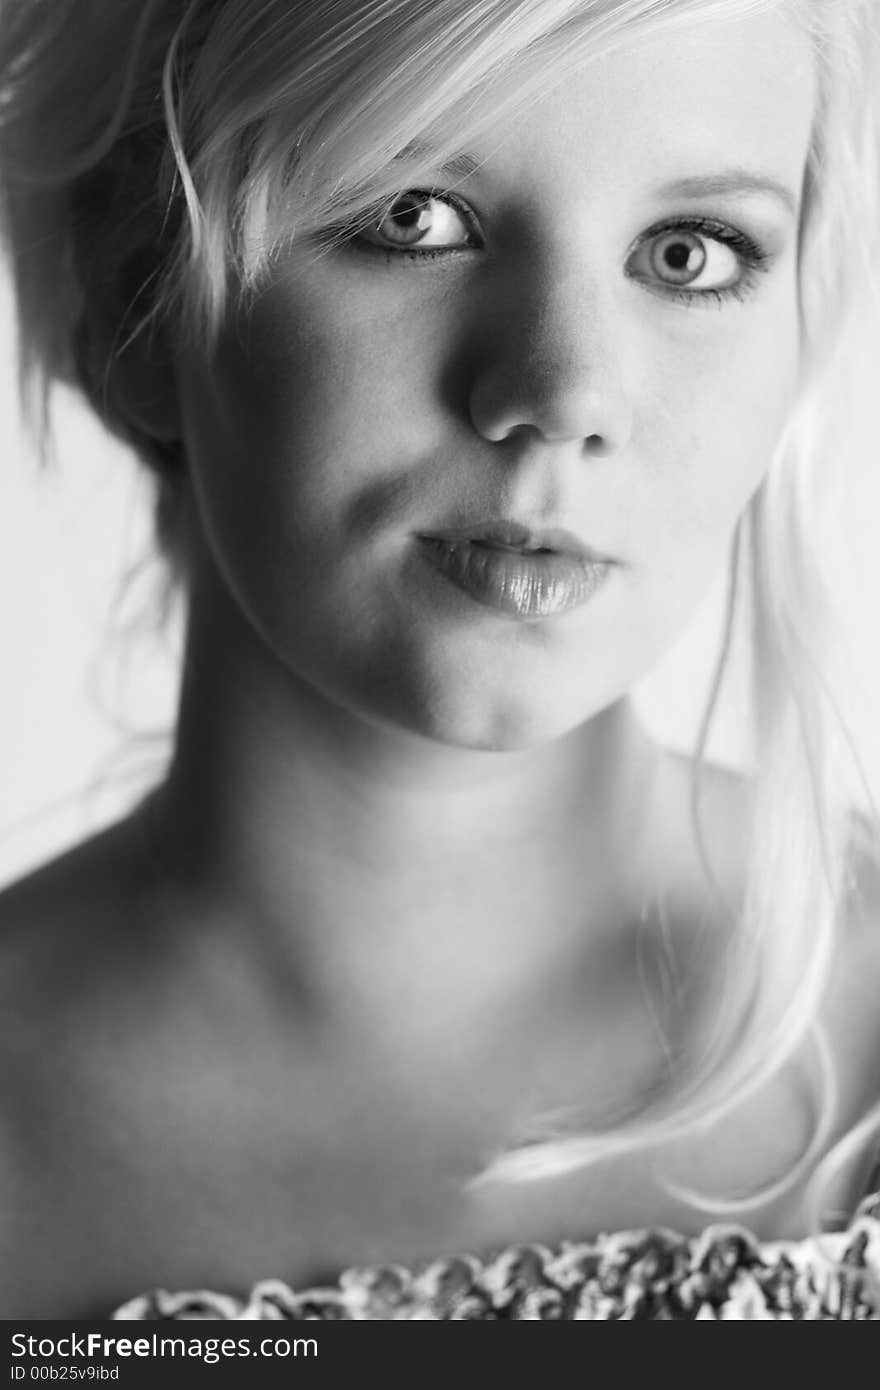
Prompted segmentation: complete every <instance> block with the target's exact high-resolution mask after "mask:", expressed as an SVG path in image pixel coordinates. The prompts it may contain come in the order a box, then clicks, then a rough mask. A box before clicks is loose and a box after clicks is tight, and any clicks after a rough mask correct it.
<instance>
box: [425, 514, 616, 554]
mask: <svg viewBox="0 0 880 1390" xmlns="http://www.w3.org/2000/svg"><path fill="white" fill-rule="evenodd" d="M422 539H424V540H438V541H446V542H447V543H449V544H460V543H463V542H464V543H469V544H472V545H484V546H489V547H494V548H497V549H499V550H515V551H520V552H524V553H534V552H535V551H547V552H550V553H552V554H557V555H571V556H579V557H583V558H590V559H596V560H598V559H604V558H605V557H604V556H597V555H594V554H593V552H592V551H590V550H588V548H587V547H586V546H584V545H582V544H581V542H580V541H579V540H578V538H577V536H575V535H573V534H572V532H571V531H563V530H561V529H560V528H551V529H547V530H538V531H535V530H532V529H531V528H530V527H528V526H524V525H522V524H521V523H520V522H517V521H488V522H483V523H480V524H479V525H476V526H468V527H465V528H462V529H459V530H443V531H431V532H427V533H426V534H425V535H424V536H423V537H422Z"/></svg>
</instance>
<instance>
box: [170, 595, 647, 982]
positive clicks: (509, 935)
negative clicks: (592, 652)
mask: <svg viewBox="0 0 880 1390" xmlns="http://www.w3.org/2000/svg"><path fill="white" fill-rule="evenodd" d="M231 609H232V604H231V602H230V603H229V604H228V606H227V607H226V608H225V610H224V609H221V605H220V601H219V600H217V599H216V598H215V601H214V602H213V603H212V604H210V605H209V604H204V605H202V606H200V605H199V604H198V603H197V602H196V603H195V604H194V607H193V614H192V618H191V622H190V628H189V633H188V644H187V658H186V662H185V677H184V682H183V688H182V695H181V705H180V714H179V721H178V740H177V746H176V753H175V758H174V761H173V765H172V769H171V773H170V775H169V778H168V780H167V782H166V784H165V786H164V787H163V788H162V789H161V791H160V793H159V794H158V795H157V797H156V799H155V803H154V812H155V816H154V822H155V825H156V826H157V831H156V834H157V836H158V839H157V845H158V852H159V853H160V854H161V860H162V865H163V867H164V869H165V871H166V873H167V874H168V875H169V876H170V877H171V878H173V879H174V880H175V882H176V884H177V885H178V886H180V885H183V886H184V888H185V891H187V892H188V894H189V897H190V900H191V903H192V902H193V901H198V902H199V903H201V904H205V905H209V906H210V908H213V909H214V910H215V911H219V912H221V913H222V914H223V915H224V916H225V917H227V918H228V917H229V916H230V914H231V915H232V916H233V917H235V918H236V919H237V920H241V922H242V923H243V924H246V925H247V929H248V931H249V932H251V933H252V932H253V931H255V930H259V929H262V930H264V931H270V932H271V933H272V934H273V936H274V938H275V939H276V940H278V939H279V938H282V939H287V940H289V941H290V940H292V942H293V944H295V945H296V946H297V948H298V949H300V952H301V948H302V947H303V945H304V944H305V945H306V946H307V948H308V957H309V960H310V962H312V967H311V968H313V967H314V962H315V961H316V960H322V959H323V960H324V962H325V966H326V969H325V970H324V971H322V972H321V973H323V974H325V975H327V976H330V975H332V977H333V978H334V979H335V981H336V983H337V986H338V983H339V978H340V977H339V970H340V968H341V969H343V970H344V971H345V972H346V973H347V972H348V971H349V970H350V971H351V972H352V979H353V980H354V978H355V975H356V970H357V969H359V968H361V966H355V965H354V964H350V965H349V966H344V965H343V966H340V960H342V961H343V962H344V961H348V962H355V961H358V959H359V953H358V951H357V950H352V940H353V938H354V937H357V939H358V941H359V942H360V945H361V946H363V944H364V941H368V942H369V950H370V954H371V959H373V960H378V959H381V958H382V956H383V953H384V952H385V951H386V949H387V954H388V957H389V958H390V957H393V958H394V959H396V960H397V961H400V960H401V959H402V958H405V957H406V954H407V950H408V948H409V949H411V950H412V952H413V954H414V956H418V955H419V953H420V951H421V949H422V948H421V945H420V944H419V942H420V938H421V937H423V936H424V935H425V932H426V929H427V928H428V927H430V926H433V927H437V926H442V934H443V937H444V939H446V940H448V941H449V943H450V950H451V951H454V950H455V949H456V940H457V944H458V946H459V947H461V946H464V945H465V943H466V949H467V950H468V951H471V952H473V951H474V950H475V949H477V948H476V945H475V943H476V941H477V940H480V941H481V942H482V943H483V945H482V949H483V950H484V951H485V952H486V956H487V958H489V957H494V958H495V959H497V954H498V951H499V949H502V950H504V949H506V950H507V951H508V952H510V953H514V954H516V953H518V956H519V958H520V959H521V960H524V961H525V960H527V959H528V958H529V949H531V948H530V947H529V949H527V946H529V943H532V944H534V947H535V949H536V950H537V949H538V943H541V945H540V949H541V950H547V951H552V949H553V946H552V931H548V923H551V924H552V922H553V921H554V920H556V921H559V922H563V923H565V929H566V930H569V931H570V932H572V933H573V932H574V931H575V930H576V931H577V934H578V936H579V937H581V938H582V935H583V931H584V928H585V927H586V928H587V929H589V926H590V923H591V922H595V923H596V924H597V930H598V924H600V923H604V924H605V926H606V929H608V927H609V926H610V924H612V923H613V922H619V921H620V918H621V915H622V914H630V915H631V914H632V913H633V912H637V908H634V907H633V902H634V898H635V896H636V894H637V893H638V881H639V873H638V861H639V846H640V840H641V829H642V823H643V821H644V819H645V817H646V814H647V805H648V801H649V795H648V793H649V790H650V788H651V786H652V779H653V776H654V772H655V765H656V759H655V755H654V750H653V748H652V747H651V745H650V744H649V742H648V740H647V739H646V738H645V737H644V736H643V735H642V733H641V731H640V729H639V727H638V724H637V722H636V720H635V718H634V716H633V714H632V711H631V709H630V707H629V705H628V703H626V702H620V703H618V704H615V705H614V706H612V707H610V708H609V709H607V710H606V711H604V712H603V713H601V714H599V715H597V716H596V717H595V718H593V719H592V720H590V721H589V722H588V723H586V724H584V725H582V726H581V727H579V728H577V729H575V730H573V731H572V732H571V733H569V734H567V735H565V736H564V737H561V738H557V739H555V740H553V741H551V742H549V743H547V744H545V745H541V746H539V747H533V748H528V749H522V750H517V751H513V752H483V751H478V752H477V751H473V750H469V749H461V748H455V747H448V746H442V745H439V744H437V743H435V742H433V741H430V740H428V739H423V738H419V737H418V736H416V735H414V734H412V733H409V732H407V731H404V730H400V729H397V728H392V727H389V726H385V725H382V724H380V723H378V722H374V721H371V720H370V719H368V718H364V717H362V716H361V715H359V714H358V713H356V712H353V711H351V710H349V709H345V708H342V707H341V706H340V705H339V704H336V703H334V702H333V701H332V700H330V699H328V698H326V697H325V696H324V695H323V694H321V693H320V692H318V691H316V690H315V689H314V688H313V687H311V686H310V685H308V684H307V683H305V682H304V681H302V680H301V679H299V678H298V677H297V676H296V675H295V674H294V673H292V672H291V671H290V670H289V669H288V668H287V667H285V666H283V665H282V664H281V663H280V662H279V661H278V660H277V659H276V658H275V657H274V655H273V654H272V653H271V651H270V650H269V649H268V647H266V646H265V645H264V644H263V643H262V642H261V640H260V639H259V638H258V637H257V636H256V635H254V633H253V632H252V630H251V629H250V628H249V626H248V625H247V624H246V623H245V622H244V620H243V619H242V618H241V617H240V615H238V614H237V613H235V612H232V611H230V610H231ZM627 894H629V895H630V901H629V903H628V904H627V903H625V902H624V901H623V899H624V897H625V896H626V895H627ZM331 965H332V970H331V968H330V967H331ZM414 968H416V967H414Z"/></svg>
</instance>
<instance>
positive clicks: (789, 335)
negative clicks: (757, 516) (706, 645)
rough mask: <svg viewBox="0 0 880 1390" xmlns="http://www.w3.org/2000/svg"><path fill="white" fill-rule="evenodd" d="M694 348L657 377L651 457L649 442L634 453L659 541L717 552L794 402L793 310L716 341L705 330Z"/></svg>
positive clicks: (770, 454) (754, 486) (762, 471)
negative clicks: (643, 469)
mask: <svg viewBox="0 0 880 1390" xmlns="http://www.w3.org/2000/svg"><path fill="white" fill-rule="evenodd" d="M736 311H737V310H736V308H734V309H733V310H732V311H731V310H728V311H726V312H734V313H735V312H736ZM700 312H703V313H706V314H710V313H712V312H714V311H712V310H708V309H707V310H700ZM744 312H745V309H744ZM768 320H769V322H768ZM762 325H763V327H762ZM721 336H722V335H719V339H720V337H721ZM698 346H700V347H701V349H702V350H700V351H694V350H693V344H691V345H689V348H688V352H687V354H686V355H682V356H680V357H679V360H678V362H677V363H675V362H674V361H673V362H672V363H670V365H671V366H672V370H669V371H667V372H664V373H663V374H662V376H661V378H660V382H659V385H660V390H659V393H658V397H657V398H656V399H655V406H656V409H655V411H654V412H653V426H651V425H649V431H650V432H652V433H653V436H654V441H655V443H654V449H653V453H652V448H651V444H650V442H649V441H648V440H647V439H644V440H642V445H641V450H640V452H641V453H642V456H643V457H648V458H651V459H652V467H651V469H650V470H649V473H650V478H649V482H650V487H649V492H650V493H651V499H652V502H651V508H650V510H651V511H653V513H654V515H655V517H656V516H657V515H660V516H662V518H663V521H664V527H663V528H660V530H659V532H658V533H657V534H658V541H661V540H662V535H663V533H664V531H665V534H666V535H668V536H672V537H675V538H676V540H677V541H678V542H679V543H681V542H686V543H688V545H690V546H693V548H694V549H696V550H702V549H714V550H715V552H716V554H717V547H718V543H719V540H720V539H723V538H724V537H725V536H726V535H727V534H728V533H729V531H730V530H731V528H732V527H733V525H734V524H735V522H736V520H737V519H738V517H739V516H740V515H741V513H742V511H743V509H744V508H745V506H746V504H747V503H748V501H749V499H750V498H751V496H752V495H753V493H754V492H755V490H756V489H757V487H758V486H759V485H760V483H761V481H762V479H763V477H764V476H765V474H766V471H767V469H768V468H769V466H770V463H771V461H772V458H773V453H774V450H775V448H776V445H777V443H778V440H779V437H780V434H781V432H782V429H783V427H784V425H785V422H786V420H787V418H788V415H789V412H790V410H791V407H792V404H793V401H794V399H795V394H796V390H797V382H798V367H799V345H798V331H797V318H796V313H795V312H794V310H793V309H792V310H790V311H788V310H786V312H785V313H784V314H776V315H773V316H770V315H766V316H760V317H758V316H756V318H755V320H754V321H753V323H752V324H750V325H749V331H748V332H747V333H746V332H743V333H742V334H740V335H731V336H728V337H726V338H725V341H723V342H722V341H717V342H713V341H711V340H710V339H709V338H708V335H707V337H706V339H705V340H704V341H703V342H702V343H701V344H698ZM667 360H668V359H667ZM719 558H720V556H719Z"/></svg>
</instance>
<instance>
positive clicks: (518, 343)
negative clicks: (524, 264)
mask: <svg viewBox="0 0 880 1390" xmlns="http://www.w3.org/2000/svg"><path fill="white" fill-rule="evenodd" d="M500 298H501V303H500V305H499V304H497V303H496V305H495V306H493V308H494V312H493V313H491V314H490V316H489V317H490V321H491V323H492V330H491V337H490V339H489V341H487V342H486V343H485V346H484V352H483V355H482V357H481V359H480V360H479V362H478V363H477V365H476V367H475V369H474V372H473V377H472V381H471V390H470V416H471V421H472V423H473V425H474V428H475V429H476V430H477V432H478V433H479V434H480V435H482V437H483V438H484V439H487V440H489V441H491V442H493V443H500V442H502V441H503V440H506V439H510V438H513V437H514V436H516V435H521V434H529V433H532V434H537V435H539V436H540V437H541V438H542V439H543V440H545V441H547V442H561V441H573V442H580V444H581V447H582V449H583V450H584V452H585V453H588V454H591V455H593V456H604V455H607V454H614V453H616V452H618V451H619V450H620V449H622V448H623V447H624V446H625V445H626V444H627V442H628V441H629V439H630V437H631V434H632V428H633V415H632V401H631V395H630V392H629V390H628V389H627V384H626V380H625V377H626V371H625V364H624V361H623V352H622V346H623V345H622V343H621V341H620V340H621V337H622V334H621V326H620V323H619V313H615V310H614V306H613V304H611V303H605V302H603V297H602V296H601V295H600V294H598V293H590V292H589V291H588V289H587V287H586V286H585V284H584V283H583V279H582V278H581V279H578V277H576V276H571V275H570V276H566V277H562V276H558V277H554V278H551V277H548V276H545V277H543V280H542V281H541V282H540V283H533V284H529V283H528V282H526V281H524V280H523V279H522V278H520V279H519V280H518V281H517V282H514V283H513V284H511V286H510V288H509V290H508V291H507V292H502V293H501V295H500Z"/></svg>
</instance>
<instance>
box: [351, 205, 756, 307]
mask: <svg viewBox="0 0 880 1390" xmlns="http://www.w3.org/2000/svg"><path fill="white" fill-rule="evenodd" d="M407 192H412V193H415V194H417V195H418V196H420V197H424V198H425V200H427V199H429V198H433V199H436V200H437V201H438V202H445V203H448V204H449V206H450V207H452V208H454V209H455V211H456V212H457V213H458V214H459V216H460V217H461V219H462V221H463V222H464V223H465V225H466V227H467V228H468V234H469V236H470V237H471V240H470V241H469V242H468V243H467V244H466V245H463V246H428V247H425V248H424V250H419V249H418V248H417V247H405V246H401V247H396V248H395V247H390V246H387V247H383V246H377V245H375V244H374V243H372V242H368V241H363V240H361V239H360V237H359V236H358V232H357V231H353V232H352V231H351V230H349V232H348V236H347V237H346V240H347V242H348V244H349V245H351V246H353V247H355V248H356V249H357V250H358V251H362V252H365V253H367V254H373V255H379V256H381V257H382V258H383V260H384V261H385V262H386V264H391V263H393V262H397V263H399V262H400V260H401V259H404V260H407V261H410V262H414V261H419V262H421V263H424V262H425V261H436V260H440V259H441V258H448V257H452V256H456V255H459V254H460V253H461V252H463V251H471V250H474V249H479V248H480V246H481V244H482V236H481V233H480V230H479V225H478V223H477V220H476V218H475V216H474V214H473V212H472V210H471V209H470V208H469V207H468V205H467V203H465V202H463V201H462V200H461V199H460V198H458V197H456V195H455V194H454V193H449V192H445V191H443V190H440V189H420V188H418V189H412V190H409V189H408V190H407ZM379 211H381V210H379ZM376 215H377V210H375V209H374V210H373V212H372V213H371V217H370V222H369V223H368V225H372V219H373V217H375V216H376ZM667 232H692V233H696V234H697V235H698V236H704V237H706V238H707V239H708V240H711V241H718V242H720V243H721V244H722V245H724V246H728V247H730V249H731V250H732V251H734V252H735V253H736V255H737V256H738V257H739V259H740V261H741V263H742V266H743V274H742V276H741V278H740V279H739V280H737V281H736V282H735V283H734V284H732V285H728V286H726V287H725V288H723V289H703V290H691V289H688V287H687V286H686V285H681V286H675V285H664V284H663V282H662V281H660V280H657V281H656V282H652V281H649V280H647V279H645V278H644V277H642V276H635V275H634V276H631V277H630V278H631V279H633V280H635V281H636V282H637V283H638V284H640V285H644V286H645V287H646V288H647V289H648V290H650V291H651V292H652V293H654V294H657V295H658V296H660V297H661V298H663V299H667V300H672V301H674V302H678V303H680V304H695V303H701V304H703V305H710V304H714V305H716V306H719V305H721V304H724V303H726V302H727V301H728V300H730V299H736V300H739V301H740V302H742V301H743V300H745V299H746V298H747V297H748V295H749V294H750V293H751V291H752V290H753V289H754V288H755V283H756V277H757V276H758V275H759V274H760V273H762V272H763V271H766V270H769V268H770V259H771V258H770V256H769V254H768V253H767V252H766V251H765V250H764V249H763V247H762V246H760V245H759V244H758V242H757V241H755V240H754V239H753V238H752V237H750V236H748V235H747V234H746V233H745V232H743V231H740V230H739V229H738V228H736V227H733V226H731V225H730V224H729V223H727V222H721V221H719V220H718V219H717V218H714V217H674V218H669V219H668V220H666V221H664V222H657V223H655V224H654V225H653V226H651V227H649V228H648V230H647V231H646V232H643V233H642V234H641V236H639V237H638V238H637V239H636V241H635V242H634V243H633V245H632V246H631V247H630V250H629V252H628V253H627V261H629V259H630V257H631V256H633V255H634V254H635V252H636V251H637V250H638V249H639V248H640V247H642V246H644V245H645V244H646V243H647V242H649V241H652V240H653V239H654V238H655V237H659V236H663V235H664V234H665V233H667Z"/></svg>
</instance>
